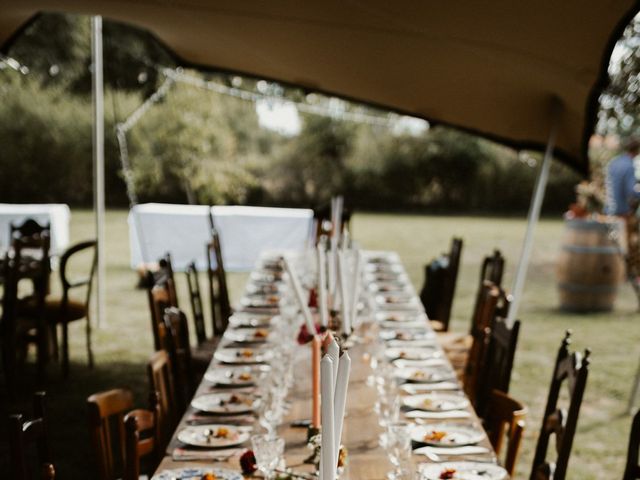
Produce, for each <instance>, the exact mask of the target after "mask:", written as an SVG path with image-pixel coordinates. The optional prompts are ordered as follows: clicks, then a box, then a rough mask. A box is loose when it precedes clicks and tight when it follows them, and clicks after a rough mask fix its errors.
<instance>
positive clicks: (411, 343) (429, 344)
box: [387, 338, 438, 348]
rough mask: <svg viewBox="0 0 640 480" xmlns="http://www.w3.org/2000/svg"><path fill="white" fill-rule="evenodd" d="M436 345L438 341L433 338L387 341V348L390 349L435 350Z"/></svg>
mask: <svg viewBox="0 0 640 480" xmlns="http://www.w3.org/2000/svg"><path fill="white" fill-rule="evenodd" d="M437 345H438V341H437V340H436V339H435V338H425V339H418V340H388V341H387V346H388V347H391V348H437Z"/></svg>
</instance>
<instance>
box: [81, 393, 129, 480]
mask: <svg viewBox="0 0 640 480" xmlns="http://www.w3.org/2000/svg"><path fill="white" fill-rule="evenodd" d="M132 408H133V395H132V393H131V391H129V390H126V389H122V388H117V389H113V390H107V391H105V392H99V393H94V394H93V395H91V396H90V397H89V398H87V423H88V425H89V435H90V437H91V443H92V445H93V451H94V455H95V458H96V462H97V466H98V479H99V480H115V479H117V478H120V474H121V472H122V471H123V469H124V449H125V443H124V438H125V435H124V433H125V432H124V415H125V413H126V412H127V411H129V410H131V409H132Z"/></svg>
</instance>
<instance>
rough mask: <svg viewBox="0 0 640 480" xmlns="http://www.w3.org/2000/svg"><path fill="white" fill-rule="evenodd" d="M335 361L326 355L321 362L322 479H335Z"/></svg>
mask: <svg viewBox="0 0 640 480" xmlns="http://www.w3.org/2000/svg"><path fill="white" fill-rule="evenodd" d="M333 367H334V366H333V362H332V361H331V358H329V356H328V355H325V356H324V357H323V359H322V361H321V362H320V389H321V391H322V393H321V395H322V398H321V400H322V403H321V405H322V409H321V410H322V415H321V424H322V430H321V431H322V435H321V437H320V438H321V440H320V478H321V480H335V478H336V469H337V466H338V464H337V463H336V454H335V420H334V418H335V412H334V410H333V405H334V403H333V398H334V388H333V386H334V383H333V370H334V368H333Z"/></svg>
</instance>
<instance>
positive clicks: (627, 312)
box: [0, 211, 640, 480]
mask: <svg viewBox="0 0 640 480" xmlns="http://www.w3.org/2000/svg"><path fill="white" fill-rule="evenodd" d="M524 229H525V222H524V220H523V219H504V218H484V217H433V216H417V215H378V214H357V215H356V216H355V217H354V219H353V234H354V237H355V239H357V240H358V241H359V242H360V243H361V245H362V246H363V247H364V248H368V249H389V250H396V251H397V252H398V253H399V254H400V255H401V257H402V260H403V261H404V264H405V266H406V268H407V270H408V272H409V274H410V276H411V279H412V280H413V282H414V284H415V285H416V287H417V288H420V286H421V284H422V275H423V273H422V272H423V265H424V263H425V262H426V261H427V260H429V259H430V258H432V257H434V256H435V255H437V254H439V253H441V252H443V251H446V250H447V249H448V246H449V242H450V239H451V237H452V236H453V235H458V236H461V237H463V238H464V240H465V247H464V250H463V255H462V266H461V272H460V276H459V280H458V286H457V290H456V297H455V301H454V306H453V322H452V329H453V330H457V331H460V332H463V331H465V330H466V329H467V328H468V323H469V318H470V314H471V308H472V303H473V299H474V296H475V291H476V288H477V283H478V274H479V268H480V262H481V260H482V257H483V256H484V255H485V254H488V253H490V252H491V250H492V249H493V248H495V247H497V248H500V249H501V250H502V252H503V254H504V255H505V257H506V259H507V270H506V275H505V281H504V284H505V285H507V286H509V285H511V283H512V281H513V274H514V271H515V266H516V262H517V258H518V255H519V253H520V247H521V243H522V238H523V235H524ZM92 232H93V217H92V215H91V213H90V212H86V211H74V212H73V214H72V225H71V238H72V241H79V240H82V239H85V238H90V237H91V236H92ZM562 233H563V226H562V222H561V221H560V220H543V221H542V222H541V223H540V225H539V227H538V230H537V232H536V243H535V248H534V253H533V259H532V265H531V267H530V270H529V275H528V279H527V285H526V291H525V297H524V299H523V301H522V304H521V311H520V315H519V317H520V318H521V320H522V322H523V327H522V330H521V334H520V343H519V346H518V351H517V353H516V364H515V371H514V374H513V381H512V394H513V395H514V396H515V397H517V398H519V399H520V400H522V401H523V402H525V403H526V404H527V405H528V406H529V408H530V412H531V413H530V417H529V420H528V424H527V431H526V434H525V439H524V450H523V454H522V456H521V458H520V463H519V475H518V478H528V472H529V470H530V464H531V454H532V450H533V448H534V446H535V440H536V436H537V432H538V430H539V427H540V415H541V410H542V409H543V408H544V402H545V400H546V394H547V389H548V385H549V382H550V377H551V369H552V367H553V361H554V358H555V354H556V351H557V348H558V346H559V344H560V340H561V338H562V336H563V333H564V330H565V329H567V328H572V329H573V331H574V346H575V347H576V348H580V349H583V348H584V347H587V346H589V347H591V349H592V351H593V354H592V366H591V373H590V377H589V381H588V386H587V392H586V395H585V399H584V404H583V408H582V413H581V416H580V420H579V429H578V434H577V436H576V439H575V442H574V449H573V455H572V460H571V464H570V467H569V478H572V479H580V480H588V479H609V478H611V479H613V478H620V477H621V475H622V470H623V464H624V458H625V455H626V448H627V436H628V432H629V427H630V417H628V416H627V415H625V414H624V411H625V408H626V402H627V398H628V395H629V391H630V388H631V383H632V381H633V375H634V373H635V368H636V365H637V363H638V357H639V356H640V345H639V340H640V329H639V328H638V326H637V325H636V323H635V322H637V321H638V320H639V315H638V314H637V312H636V301H635V297H634V296H633V293H632V292H631V290H630V288H629V287H626V286H625V287H624V288H623V289H622V291H621V293H620V296H619V298H618V302H617V304H616V309H615V311H614V312H613V313H609V314H593V315H570V314H566V313H562V312H560V311H558V309H557V303H558V301H557V294H556V289H555V272H554V269H555V259H556V256H557V254H558V252H559V249H560V244H561V240H562ZM106 255H107V260H108V266H107V319H106V322H105V324H104V325H103V326H102V327H101V328H99V329H96V330H95V331H94V352H95V357H96V368H95V369H94V370H89V369H88V367H87V365H86V354H85V347H84V331H83V325H81V324H79V325H75V326H73V327H72V329H71V333H70V336H71V359H72V367H71V368H72V371H71V376H70V379H69V380H68V381H66V382H65V381H63V380H62V379H61V378H60V374H59V371H58V369H57V367H56V366H54V365H52V366H51V367H50V368H49V381H48V384H47V392H48V394H49V412H50V417H51V432H52V438H53V449H54V454H55V456H56V460H57V462H56V463H57V466H58V477H59V478H74V479H75V478H90V477H91V474H92V473H93V470H92V468H93V466H92V458H91V452H90V448H89V439H88V434H87V431H86V425H85V408H84V407H85V405H84V402H85V399H86V397H87V396H88V395H89V394H91V393H93V392H96V391H100V390H104V389H108V388H114V387H119V386H128V387H130V388H132V389H133V391H134V392H135V394H136V399H137V400H138V403H139V404H143V402H144V399H145V396H146V390H147V382H146V374H145V364H146V361H147V359H148V357H149V355H150V353H151V351H152V341H151V332H150V326H149V314H148V307H147V303H146V296H145V293H144V292H143V291H141V290H136V289H134V286H135V283H136V277H135V274H134V273H133V272H132V271H131V270H130V268H129V243H128V227H127V223H126V212H124V211H109V212H108V214H107V246H106ZM246 278H247V276H246V274H230V282H231V287H232V293H233V295H234V297H236V298H237V296H238V295H239V294H240V292H241V288H242V286H243V285H244V282H245V281H246ZM203 286H204V283H203ZM178 288H179V293H180V300H181V303H182V306H183V307H185V308H186V309H187V311H189V310H188V308H187V306H188V301H187V297H186V281H185V280H184V277H183V276H182V275H181V274H179V276H178ZM205 300H206V299H205ZM205 308H206V307H205ZM206 311H207V312H208V310H206ZM189 313H190V312H189ZM32 378H33V370H31V369H28V370H27V372H26V373H25V376H24V379H23V382H22V383H23V385H22V386H21V394H20V399H19V400H18V401H17V402H15V403H13V404H8V402H7V400H6V395H5V394H6V392H4V391H2V392H1V393H2V397H1V399H0V402H1V405H0V406H1V411H0V413H1V414H2V418H3V419H4V418H6V413H7V412H8V411H14V410H16V409H17V410H20V409H23V408H26V406H27V405H28V398H29V393H28V392H30V391H32V390H33V388H34V385H33V381H32ZM0 425H1V428H2V429H5V428H6V425H5V424H4V423H0ZM1 438H6V434H4V433H2V435H1ZM0 453H2V458H3V459H4V460H2V461H1V462H0V468H2V469H3V471H6V470H5V469H4V467H3V465H2V464H3V463H5V462H6V442H2V445H1V446H0ZM0 476H1V475H0Z"/></svg>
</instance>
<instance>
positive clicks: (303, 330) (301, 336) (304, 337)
mask: <svg viewBox="0 0 640 480" xmlns="http://www.w3.org/2000/svg"><path fill="white" fill-rule="evenodd" d="M315 327H316V333H322V332H323V330H324V329H323V328H322V326H321V325H320V324H319V323H316V324H315ZM312 339H313V335H311V334H310V333H309V330H308V329H307V324H306V323H303V324H302V326H301V327H300V330H299V331H298V338H297V340H298V345H305V344H307V343H309V342H310V341H311V340H312Z"/></svg>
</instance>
